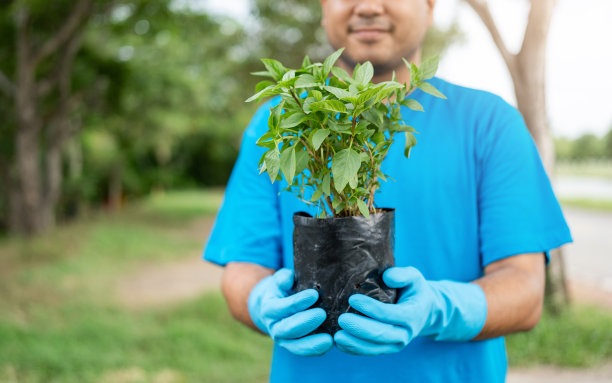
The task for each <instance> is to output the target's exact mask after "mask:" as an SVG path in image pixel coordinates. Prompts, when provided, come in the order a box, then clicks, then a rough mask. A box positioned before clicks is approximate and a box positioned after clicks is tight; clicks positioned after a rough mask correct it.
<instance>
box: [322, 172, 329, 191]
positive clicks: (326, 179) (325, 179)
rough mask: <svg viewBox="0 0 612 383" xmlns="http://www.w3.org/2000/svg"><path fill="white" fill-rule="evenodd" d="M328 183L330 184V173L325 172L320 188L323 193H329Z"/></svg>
mask: <svg viewBox="0 0 612 383" xmlns="http://www.w3.org/2000/svg"><path fill="white" fill-rule="evenodd" d="M330 185H331V174H330V173H325V175H324V176H323V182H322V184H321V189H322V190H323V193H325V195H330V194H331V187H330Z"/></svg>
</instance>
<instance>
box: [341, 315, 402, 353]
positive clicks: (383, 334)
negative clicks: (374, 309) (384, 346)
mask: <svg viewBox="0 0 612 383" xmlns="http://www.w3.org/2000/svg"><path fill="white" fill-rule="evenodd" d="M338 324H339V325H340V327H342V329H343V330H346V332H348V333H349V334H351V335H353V336H354V337H357V338H360V339H363V340H367V341H370V342H374V343H395V344H401V345H402V346H406V345H407V344H408V342H409V341H410V338H411V334H410V332H409V330H407V329H406V328H404V327H399V326H395V325H392V324H387V323H383V322H379V321H377V320H375V319H371V318H366V317H364V316H361V315H357V314H352V313H347V314H342V315H340V317H339V318H338Z"/></svg>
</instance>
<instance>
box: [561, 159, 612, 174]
mask: <svg viewBox="0 0 612 383" xmlns="http://www.w3.org/2000/svg"><path fill="white" fill-rule="evenodd" d="M555 174H556V175H557V176H583V177H602V178H612V162H610V161H583V162H563V161H557V163H556V165H555Z"/></svg>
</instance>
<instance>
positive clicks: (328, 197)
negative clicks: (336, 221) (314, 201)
mask: <svg viewBox="0 0 612 383" xmlns="http://www.w3.org/2000/svg"><path fill="white" fill-rule="evenodd" d="M325 201H327V206H329V210H330V211H331V212H332V216H333V217H336V209H334V205H332V200H331V198H330V196H327V197H326V198H325Z"/></svg>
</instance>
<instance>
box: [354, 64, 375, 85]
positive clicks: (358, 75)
mask: <svg viewBox="0 0 612 383" xmlns="http://www.w3.org/2000/svg"><path fill="white" fill-rule="evenodd" d="M354 77H355V81H357V82H358V83H359V84H362V85H365V84H367V83H369V82H370V80H372V77H374V67H373V66H372V63H371V62H369V61H366V62H365V63H363V64H362V65H361V66H360V67H359V69H356V70H355V73H354Z"/></svg>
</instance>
